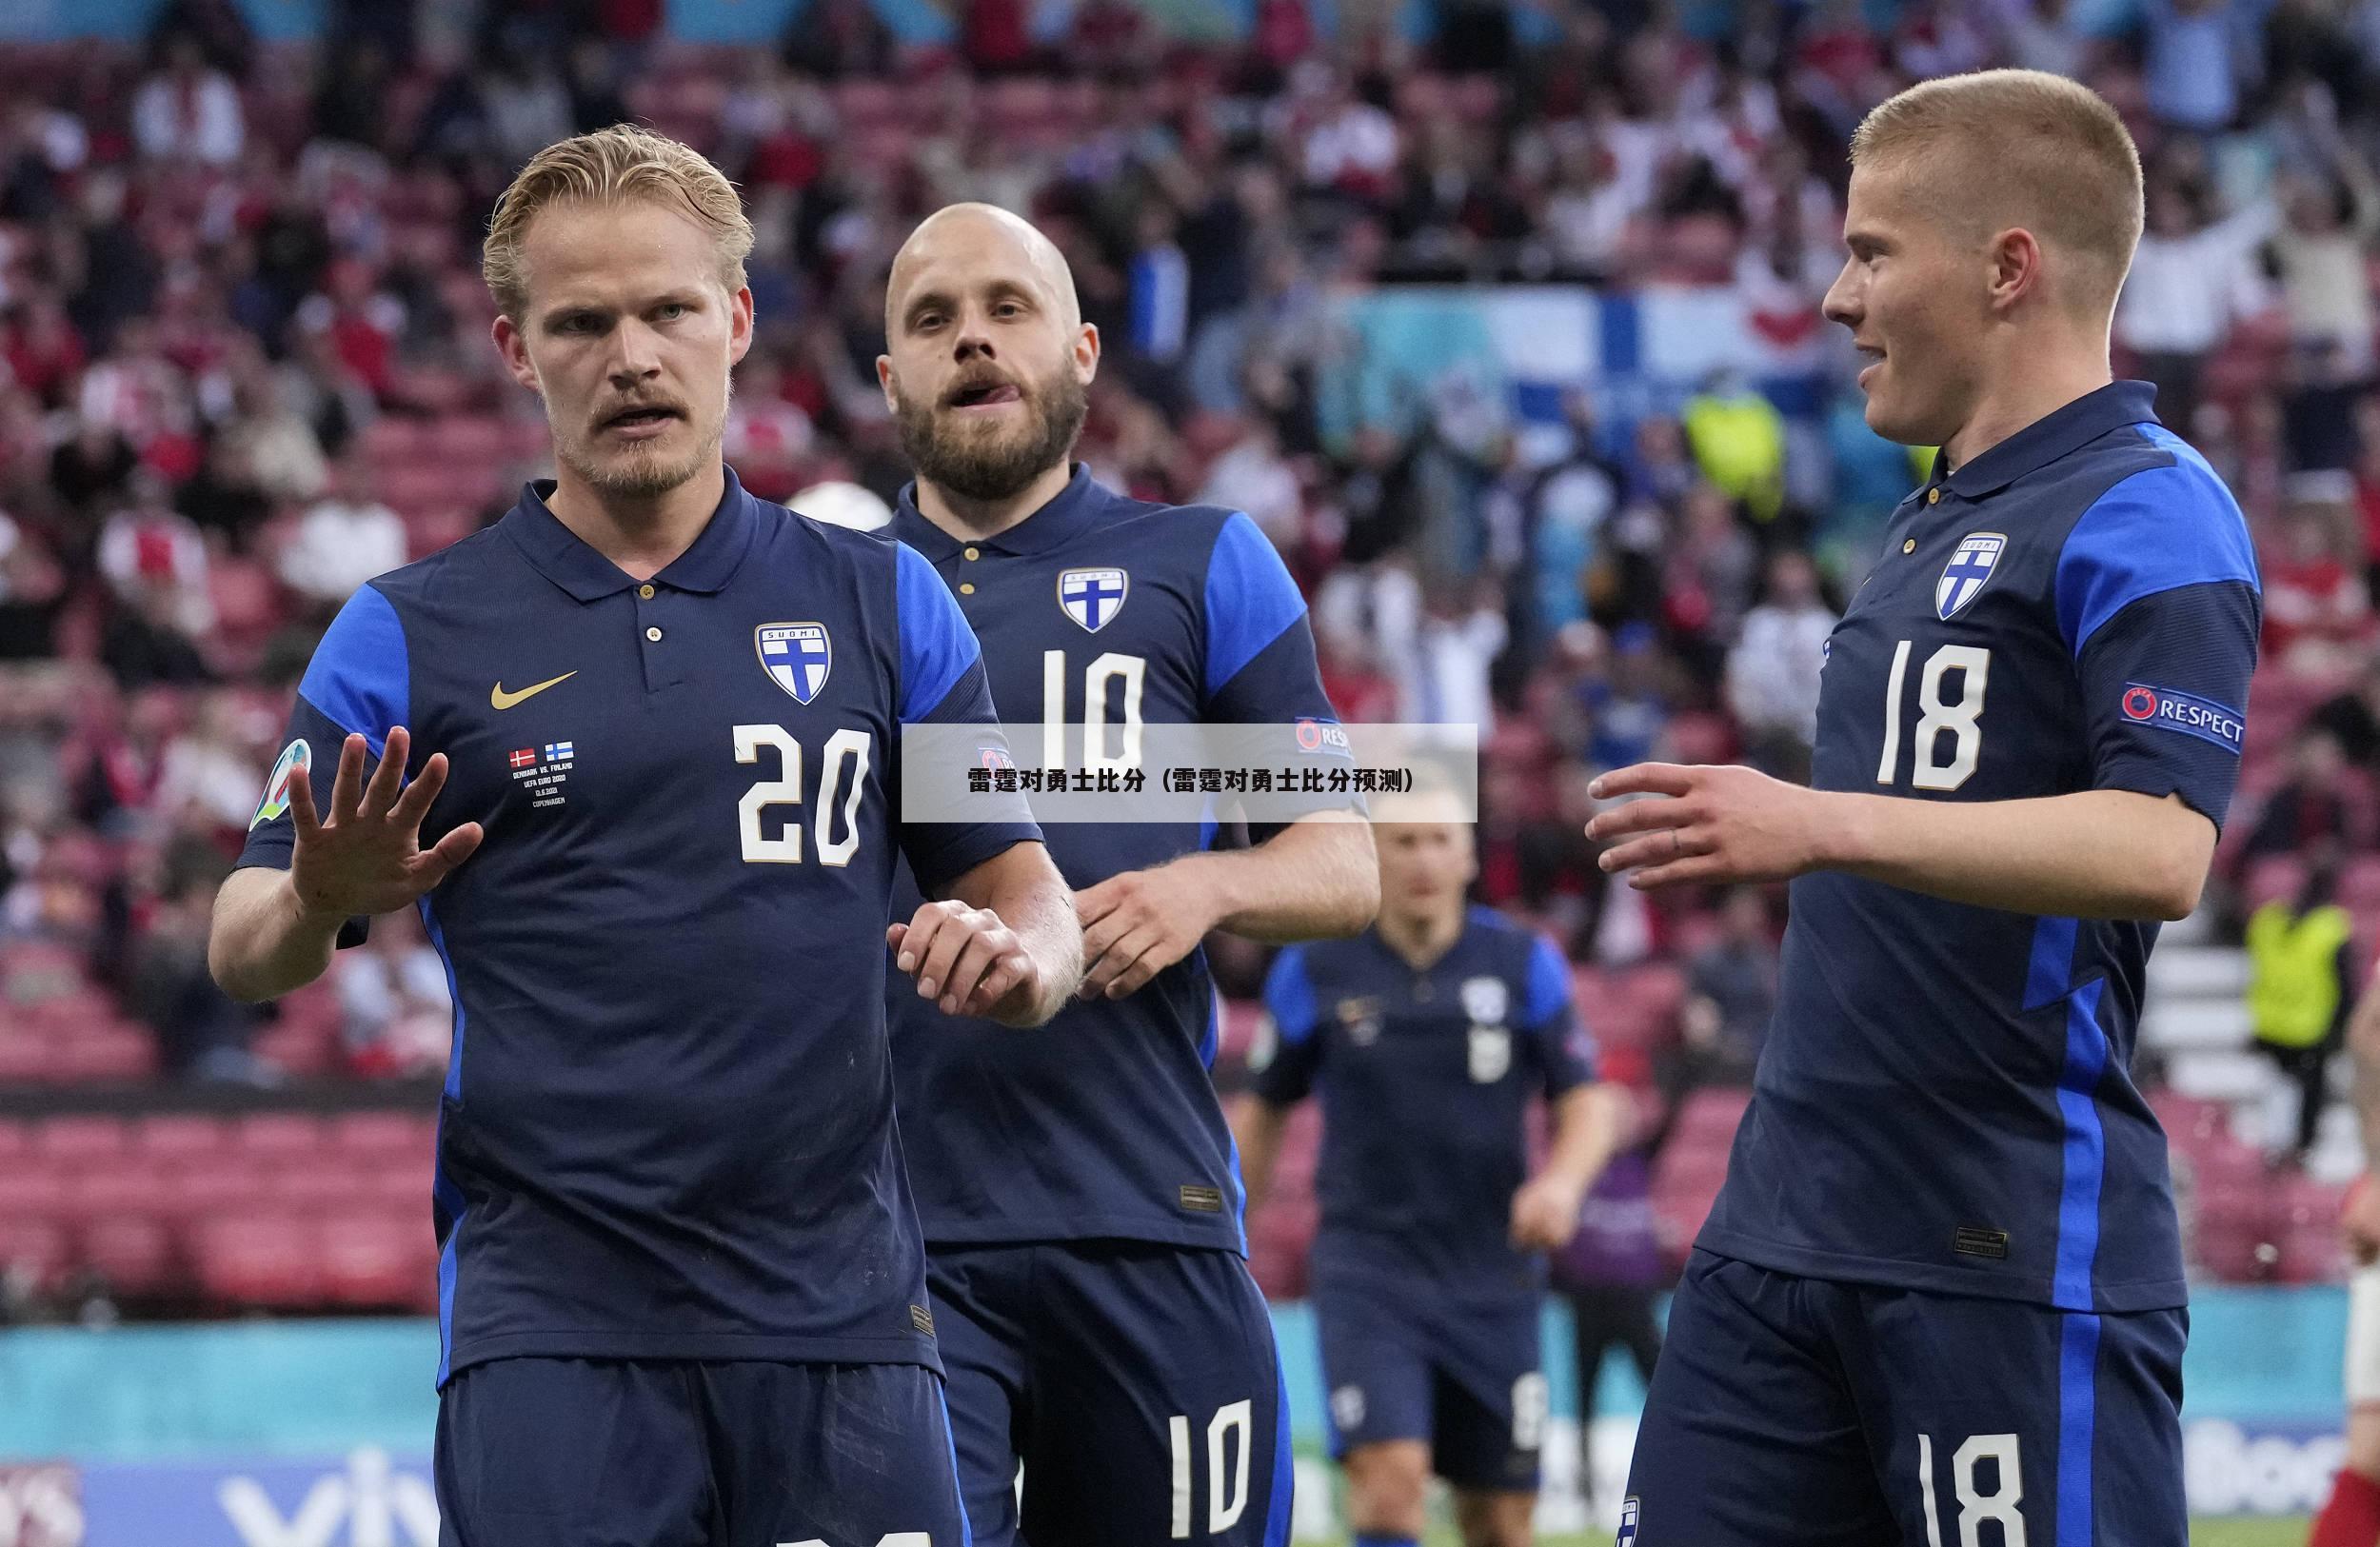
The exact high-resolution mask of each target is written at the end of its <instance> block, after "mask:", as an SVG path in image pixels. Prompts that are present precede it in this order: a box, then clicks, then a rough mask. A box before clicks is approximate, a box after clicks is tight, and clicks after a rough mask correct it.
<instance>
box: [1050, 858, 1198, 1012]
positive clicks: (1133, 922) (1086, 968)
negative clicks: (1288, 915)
mask: <svg viewBox="0 0 2380 1547" xmlns="http://www.w3.org/2000/svg"><path fill="white" fill-rule="evenodd" d="M1203 896H1204V894H1203V893H1202V892H1200V889H1199V887H1198V886H1197V884H1196V882H1195V879H1194V877H1193V876H1192V874H1191V872H1189V871H1188V870H1185V869H1182V868H1180V867H1178V866H1171V865H1160V866H1159V867H1158V868H1157V869H1154V870H1127V871H1125V872H1124V873H1123V874H1122V875H1120V876H1110V877H1108V878H1107V879H1106V880H1105V881H1102V882H1101V883H1099V884H1098V885H1096V886H1086V887H1084V888H1083V889H1082V890H1081V891H1079V892H1077V893H1075V894H1074V911H1075V916H1076V917H1077V918H1079V919H1081V921H1082V986H1081V988H1079V989H1077V990H1075V993H1076V996H1077V997H1078V998H1081V999H1098V998H1100V997H1101V995H1105V996H1106V997H1107V998H1109V999H1122V998H1123V997H1124V996H1125V995H1127V994H1130V993H1133V992H1135V991H1136V990H1138V989H1139V988H1140V986H1141V985H1142V984H1144V983H1146V982H1148V981H1149V980H1150V979H1151V978H1154V977H1156V976H1157V975H1158V974H1159V973H1160V972H1162V971H1164V970H1165V969H1166V968H1167V967H1170V966H1172V965H1173V964H1174V963H1175V962H1179V961H1180V960H1181V959H1182V958H1183V957H1185V956H1188V955H1189V954H1190V953H1191V952H1192V951H1194V950H1196V949H1198V946H1199V942H1200V941H1202V940H1204V939H1205V938H1206V932H1207V931H1208V930H1209V929H1212V928H1213V927H1214V926H1215V912H1214V910H1213V908H1211V907H1210V906H1208V905H1207V904H1206V902H1204V901H1203Z"/></svg>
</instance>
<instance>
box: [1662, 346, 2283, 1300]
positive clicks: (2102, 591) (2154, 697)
mask: <svg viewBox="0 0 2380 1547" xmlns="http://www.w3.org/2000/svg"><path fill="white" fill-rule="evenodd" d="M2152 397H2153V393H2152V389H2151V388H2149V387H2147V386H2145V385H2143V384H2140V383H2134V382H2117V383H2115V384H2113V385H2112V386H2109V387H2102V388H2100V389H2099V390H2097V391H2095V392H2092V393H2090V394H2088V395H2086V396H2085V397H2082V398H2080V399H2078V400H2076V401H2075V402H2073V403H2071V404H2069V405H2067V406H2066V407H2063V408H2060V409H2058V410H2057V411H2056V412H2054V413H2053V414H2051V415H2049V416H2048V417H2047V418H2045V419H2042V420H2040V421H2038V422H2036V423H2035V424H2033V425H2032V426H2028V427H2027V428H2025V429H2023V430H2020V431H2019V432H2017V433H2016V434H2015V435H2013V436H2011V437H2010V438H2009V439H2007V440H2005V441H2003V442H2001V443H2000V444H1999V445H1997V446H1993V447H1992V448H1991V449H1989V450H1987V451H1985V452H1984V453H1982V454H1981V455H1980V456H1977V457H1974V458H1973V459H1972V460H1970V461H1969V462H1968V463H1966V464H1965V465H1963V466H1960V467H1958V468H1957V469H1956V470H1955V471H1952V472H1950V473H1948V475H1947V476H1945V475H1944V473H1943V471H1942V470H1941V468H1940V467H1939V466H1938V459H1937V467H1936V471H1935V474H1934V480H1933V481H1932V482H1931V483H1929V484H1928V485H1927V486H1925V487H1924V488H1922V489H1919V490H1918V491H1917V492H1916V493H1914V494H1913V495H1912V496H1911V497H1910V498H1909V499H1908V500H1907V501H1905V502H1904V503H1903V504H1902V505H1901V506H1900V507H1899V508H1898V509H1897V510H1896V511H1895V512H1894V515H1893V517H1892V520H1891V523H1890V525H1889V527H1888V530H1887V532H1886V541H1885V545H1884V551H1883V555H1882V557H1881V558H1880V559H1879V560H1878V561H1877V563H1876V565H1875V567H1874V570H1872V571H1871V572H1870V573H1869V575H1868V577H1867V578H1866V580H1865V581H1863V582H1862V583H1861V584H1860V586H1859V588H1858V590H1857V591H1856V592H1855V593H1854V596H1853V598H1852V601H1851V605H1850V607H1849V609H1848V610H1847V611H1846V613H1845V614H1844V617H1843V619H1842V621H1841V623H1840V624H1838V625H1836V627H1835V631H1834V635H1833V637H1832V639H1831V640H1830V641H1829V642H1828V646H1827V651H1828V654H1827V660H1826V664H1825V666H1824V669H1823V675H1822V678H1821V682H1822V687H1821V690H1820V694H1819V706H1818V737H1817V747H1816V758H1815V773H1814V776H1813V783H1815V785H1816V786H1817V787H1818V788H1821V789H1828V790H1843V791H1856V792H1865V793H1869V794H1875V795H1887V796H1895V797H1900V798H1904V799H1914V800H1919V801H1945V802H1949V801H2011V800H2021V799H2025V798H2028V797H2042V796H2055V795H2064V794H2069V793H2073V792H2075V791H2081V790H2093V789H2113V790H2130V791H2134V792H2137V793H2139V794H2143V795H2149V796H2154V797H2159V798H2163V797H2166V796H2178V797H2179V798H2180V799H2181V800H2182V801H2183V802H2184V803H2187V804H2188V805H2190V806H2191V807H2192V809H2194V810H2196V811H2199V812H2201V813H2203V814H2204V815H2205V816H2207V817H2208V818H2209V819H2210V820H2211V821H2213V822H2214V823H2217V825H2218V826H2219V825H2220V824H2221V823H2222V821H2223V818H2224V813H2225V810H2226V808H2227V807H2228V805H2229V804H2230V802H2231V792H2232V788H2233V785H2234V783H2235V782H2236V780H2237V777H2238V772H2239V760H2240V746H2241V742H2242V739H2243V736H2244V734H2245V715H2246V709H2247V694H2248V683H2249V677H2250V675H2251V672H2252V671H2253V669H2254V666H2255V650H2256V634H2257V628H2258V624H2259V615H2260V611H2261V602H2260V598H2259V592H2258V582H2257V577H2256V568H2255V560H2254V556H2253V552H2252V550H2251V546H2250V543H2249V538H2248V532H2247V526H2246V524H2245V522H2244V521H2243V520H2242V518H2241V515H2240V512H2239V507H2238V506H2237V505H2236V504H2235V503H2234V502H2233V501H2232V499H2231V495H2230V493H2229V492H2228V491H2227V490H2226V489H2225V488H2224V486H2223V485H2222V483H2221V481H2220V480H2219V479H2217V477H2216V476H2215V474H2214V472H2213V471H2212V469H2211V468H2210V467H2209V466H2207V464H2206V462H2205V461H2204V460H2203V459H2202V458H2201V457H2199V456H2198V454H2197V453H2196V452H2195V451H2194V450H2192V449H2191V448H2190V447H2189V446H2187V445H2186V444H2185V443H2183V442H2182V441H2181V440H2180V439H2179V438H2178V437H2176V436H2175V435H2173V434H2172V432H2171V431H2170V430H2168V429H2166V428H2165V427H2164V426H2161V425H2159V424H2158V423H2157V422H2156V420H2155V417H2154V414H2153V411H2152V407H2151V405H2152ZM1792 901H1793V916H1792V921H1791V922H1790V924H1789V926H1788V928H1787V930H1786V936H1785V944H1784V958H1783V962H1782V966H1781V971H1780V974H1779V984H1778V1002H1777V1009H1776V1016H1775V1021H1774V1023H1773V1025H1772V1028H1771V1031H1770V1034H1769V1040H1768V1043H1767V1046H1766V1047H1765V1049H1764V1050H1763V1052H1762V1055H1761V1060H1760V1065H1759V1070H1758V1074H1757V1076H1756V1079H1755V1094H1754V1098H1753V1101H1752V1105H1751V1107H1750V1109H1749V1110H1748V1111H1747V1113H1746V1114H1745V1118H1744V1121H1743V1124H1742V1127H1741V1128H1740V1129H1739V1130H1738V1132H1737V1134H1736V1137H1735V1150H1734V1154H1733V1156H1732V1157H1731V1159H1730V1161H1729V1165H1728V1177H1727V1182H1726V1185H1725V1187H1724V1188H1723V1189H1722V1191H1721V1193H1720V1196H1719V1200H1718V1202H1717V1204H1716V1206H1715V1207H1714V1209H1713V1211H1712V1213H1711V1217H1710V1219H1709V1220H1708V1221H1707V1222H1706V1224H1705V1225H1704V1228H1703V1231H1702V1234H1701V1237H1700V1239H1699V1240H1698V1242H1697V1244H1699V1245H1700V1246H1701V1247H1703V1248H1704V1249H1706V1250H1709V1251H1712V1252H1716V1253H1717V1254H1719V1255H1721V1256H1725V1257H1732V1258H1737V1259H1743V1260H1746V1261H1749V1262H1753V1263H1755V1264H1758V1265H1760V1266H1764V1267H1768V1268H1772V1269H1775V1270H1778V1271H1781V1272H1787V1273H1795V1274H1801V1275H1805V1276H1808V1277H1812V1278H1819V1279H1839V1280H1848V1281H1854V1282H1866V1283H1875V1284H1885V1285H1893V1286H1897V1287H1904V1288H1912V1289H1923V1290H1931V1291H1936V1292H1943V1293H1952V1294H1962V1295H1981V1296H1993V1297H1999V1298H2004V1299H2017V1300H2024V1301H2028V1302H2032V1303H2036V1304H2044V1305H2051V1306H2055V1307H2057V1308H2059V1309H2063V1310H2070V1311H2081V1312H2119V1313H2120V1312H2128V1311H2143V1310H2153V1309H2163V1308H2169V1307H2172V1306H2178V1305H2181V1304H2183V1303H2184V1301H2185V1299H2186V1296H2185V1290H2184V1284H2183V1274H2182V1261H2181V1250H2180V1242H2179V1233H2178V1227H2177V1222H2176V1220H2175V1216H2174V1209H2173V1201H2172V1187H2171V1183H2170V1180H2169V1178H2168V1171H2167V1163H2166V1149H2165V1139H2164V1135H2163V1133H2162V1131H2161V1130H2160V1129H2159V1127H2158V1125H2157V1121H2156V1119H2155V1118H2154V1116H2152V1113H2151V1112H2150V1109H2149V1106H2148V1104H2147V1102H2146V1101H2143V1099H2142V1097H2141V1094H2140V1092H2139V1091H2138V1089H2136V1088H2135V1087H2134V1085H2133V1083H2132V1076H2131V1069H2130V1065H2131V1061H2132V1053H2133V1048H2134V1042H2135V1037H2136V1033H2137V1030H2138V1026H2139V1020H2140V1007H2141V997H2142V989H2143V983H2144V979H2145V975H2146V970H2147V965H2148V958H2149V951H2150V948H2151V946H2152V944H2153V943H2154V942H2155V939H2156V932H2157V931H2156V926H2155V925H2154V924H2153V923H2145V922H2110V921H2104V920H2091V919H2080V920H2078V919H2071V918H2039V917H2033V916H2031V915H2026V914H2018V913H2013V912H2006V911H2002V910H1998V909H1993V908H1983V907H1973V906H1968V905H1965V904H1962V903H1957V902H1943V901H1940V900H1938V899H1935V898H1931V897H1924V896H1920V895H1918V894H1916V893H1914V892H1910V891H1905V890H1901V889H1899V888H1896V887H1894V886H1890V885H1887V884H1884V883H1880V882H1875V881H1868V880H1863V879H1861V878H1859V877H1856V876H1852V875H1847V874H1843V873H1840V872H1832V871H1830V872H1820V873H1817V874H1813V875H1809V876H1805V877H1802V878H1800V879H1799V880H1797V881H1795V883H1793V887H1792Z"/></svg>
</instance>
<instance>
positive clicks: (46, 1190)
mask: <svg viewBox="0 0 2380 1547" xmlns="http://www.w3.org/2000/svg"><path fill="white" fill-rule="evenodd" d="M68 1206H69V1205H68V1199H67V1179H66V1174H65V1173H64V1172H63V1171H61V1170H59V1169H58V1168H57V1167H55V1166H53V1165H51V1164H50V1163H48V1162H46V1161H42V1160H32V1159H30V1158H29V1159H27V1160H25V1161H23V1162H20V1163H18V1164H14V1165H10V1166H7V1167H0V1219H5V1220H56V1219H61V1218H63V1217H64V1216H65V1214H66V1213H67V1210H68Z"/></svg>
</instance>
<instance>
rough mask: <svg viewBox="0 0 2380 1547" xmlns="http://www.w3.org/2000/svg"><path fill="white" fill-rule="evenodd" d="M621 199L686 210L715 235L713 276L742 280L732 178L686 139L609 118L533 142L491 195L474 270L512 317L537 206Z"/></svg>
mask: <svg viewBox="0 0 2380 1547" xmlns="http://www.w3.org/2000/svg"><path fill="white" fill-rule="evenodd" d="M623 199H652V200H655V201H657V202H660V203H662V204H664V205H667V206H669V207H670V208H675V209H678V210H680V211H681V212H683V213H684V214H687V215H691V216H692V217H693V218H694V220H695V221H696V222H697V223H698V224H700V225H701V226H703V227H704V228H706V229H707V230H709V231H710V233H711V234H712V236H714V237H715V238H717V240H718V243H719V278H720V283H721V284H723V285H724V286H725V287H726V288H727V292H728V293H729V294H730V295H732V294H734V293H735V292H736V291H738V290H740V289H742V288H744V258H745V257H746V256H748V255H749V254H750V253H751V251H752V222H751V221H750V220H749V219H747V218H746V217H745V215H744V201H743V199H741V198H740V197H738V196H737V194H736V188H735V185H734V184H733V183H730V182H728V181H727V179H726V178H725V177H724V176H723V175H721V173H720V170H719V169H718V168H716V167H714V166H712V165H711V164H710V162H709V161H707V160H705V159H704V156H703V154H702V153H701V152H700V151H698V150H695V149H692V148H691V147H689V146H684V145H681V144H679V143H678V142H677V141H676V140H673V139H670V138H669V137H668V136H667V135H664V134H656V133H654V132H653V131H652V130H651V129H641V128H639V127H638V126H636V125H634V124H614V125H612V126H611V127H610V128H609V129H595V130H593V131H592V132H590V133H586V134H574V135H572V136H571V137H570V138H569V139H566V140H559V141H556V142H555V143H554V144H552V145H549V146H547V147H546V148H545V149H543V150H540V151H539V152H538V153H537V154H536V155H535V156H532V157H531V158H530V159H529V164H528V165H527V166H526V167H524V168H522V169H521V172H520V175H519V176H517V177H515V178H513V180H512V186H511V187H510V188H506V189H505V191H504V197H503V198H500V199H498V200H497V201H496V212H495V213H494V214H493V215H491V216H489V217H488V221H487V242H486V247H485V248H482V249H481V253H480V275H481V277H482V278H484V279H486V281H487V288H488V291H489V293H490V294H492V295H494V296H495V298H496V305H497V306H499V307H502V308H503V309H504V312H505V315H506V316H508V317H510V318H512V319H513V320H514V321H515V322H518V321H519V320H520V318H521V312H522V308H523V307H526V305H527V304H528V276H527V275H526V273H525V272H524V270H523V268H522V263H521V244H522V241H523V239H524V238H525V237H526V236H527V234H528V228H529V222H530V221H531V220H534V219H535V218H536V217H537V213H538V211H539V210H541V209H544V208H545V207H546V206H548V205H552V204H563V203H586V204H608V203H614V202H617V201H619V200H623Z"/></svg>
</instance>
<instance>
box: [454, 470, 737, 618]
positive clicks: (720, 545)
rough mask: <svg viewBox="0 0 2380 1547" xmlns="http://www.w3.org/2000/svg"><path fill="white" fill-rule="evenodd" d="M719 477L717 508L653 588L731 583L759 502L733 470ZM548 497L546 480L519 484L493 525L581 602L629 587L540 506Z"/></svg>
mask: <svg viewBox="0 0 2380 1547" xmlns="http://www.w3.org/2000/svg"><path fill="white" fill-rule="evenodd" d="M725 472H726V475H727V478H726V488H725V489H724V491H723V492H722V494H721V496H720V500H719V507H718V508H717V509H716V510H713V511H712V512H711V519H710V520H709V521H707V522H705V523H704V526H703V530H702V532H701V534H700V535H698V536H697V537H696V538H695V539H694V544H693V545H692V546H691V547H688V548H687V549H686V550H685V551H684V553H681V554H679V555H678V556H677V557H676V558H675V559H672V560H670V561H669V563H668V565H666V566H665V567H664V568H663V570H662V571H661V573H659V574H657V575H655V576H654V577H653V584H655V585H666V586H668V587H669V588H671V589H672V590H680V591H700V592H714V591H718V590H720V589H722V588H724V586H725V585H726V584H727V582H728V581H729V580H730V579H732V578H733V577H734V575H735V572H736V569H737V566H738V565H742V564H743V563H744V554H746V553H747V552H749V551H750V550H751V547H752V538H753V535H754V533H755V532H757V531H758V530H759V526H760V522H759V517H758V515H757V506H758V504H759V502H757V501H756V500H754V499H753V498H752V497H751V496H750V495H748V494H746V493H744V485H743V484H742V483H740V482H739V481H738V480H737V478H736V473H735V469H734V468H732V467H729V468H726V469H725ZM553 491H554V482H553V480H552V479H549V478H541V479H537V480H535V481H533V482H531V483H527V484H524V485H523V486H521V500H520V503H519V504H518V505H515V506H513V507H512V509H511V510H510V511H509V512H507V513H506V516H505V518H504V520H503V521H502V522H500V523H498V525H499V526H503V528H504V529H505V530H506V532H507V533H509V534H510V535H511V538H512V541H513V543H514V544H515V545H517V546H518V547H519V548H520V549H521V552H522V555H523V556H524V557H525V558H526V559H527V560H528V562H529V563H530V564H531V565H534V566H535V567H536V569H537V571H538V572H539V573H540V574H542V575H544V576H545V578H546V579H547V580H550V581H552V582H553V583H554V584H555V585H559V586H561V587H562V588H563V589H564V590H565V591H567V592H569V593H570V594H571V595H572V596H574V597H576V598H577V599H578V600H580V601H582V602H595V601H600V600H601V599H603V598H604V597H606V596H610V595H612V594H613V593H614V592H617V591H625V590H626V589H627V588H628V587H629V586H631V585H635V584H636V580H635V578H634V577H633V576H631V575H629V574H628V572H627V571H626V570H625V569H623V568H621V567H620V566H619V565H616V564H614V563H612V562H611V561H610V560H609V559H607V558H605V557H604V555H602V554H601V553H598V552H597V551H596V550H595V549H594V548H593V547H592V546H590V545H588V544H587V542H586V541H585V539H584V538H582V537H580V536H579V534H578V533H576V532H574V531H572V530H571V529H570V528H569V527H567V526H564V525H563V524H562V518H561V517H559V516H557V515H555V514H554V513H553V511H552V510H551V509H549V508H548V507H547V506H546V504H545V501H546V499H547V498H548V497H549V496H550V495H552V493H553Z"/></svg>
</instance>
